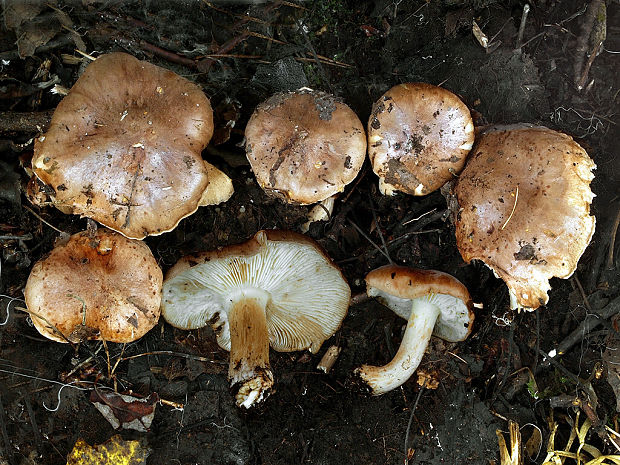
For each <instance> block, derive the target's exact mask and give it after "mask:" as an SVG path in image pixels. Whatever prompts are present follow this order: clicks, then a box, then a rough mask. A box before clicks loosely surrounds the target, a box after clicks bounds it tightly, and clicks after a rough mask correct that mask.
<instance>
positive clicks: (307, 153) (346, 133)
mask: <svg viewBox="0 0 620 465" xmlns="http://www.w3.org/2000/svg"><path fill="white" fill-rule="evenodd" d="M245 137H246V155H247V158H248V160H249V162H250V165H251V167H252V171H253V172H254V175H255V176H256V180H257V181H258V184H259V185H260V186H261V187H262V188H263V190H265V191H266V192H267V193H270V194H273V195H275V196H278V197H280V198H282V199H284V200H285V201H287V202H291V203H297V204H302V205H308V204H312V203H316V202H320V201H322V200H325V199H326V198H328V197H330V196H332V195H334V194H337V193H338V192H341V191H342V190H343V189H344V187H345V186H346V185H347V184H349V183H350V182H351V181H353V180H354V179H355V177H356V176H357V174H358V173H359V170H360V169H361V167H362V164H363V163H364V159H365V157H366V135H365V132H364V126H363V125H362V123H361V121H360V120H359V118H358V117H357V115H356V114H355V113H354V112H353V111H352V110H351V109H350V108H349V107H348V106H346V105H345V104H344V103H342V102H341V101H340V100H339V99H337V98H336V97H334V96H333V95H330V94H326V93H324V92H319V91H313V90H311V89H306V88H304V89H299V90H297V91H295V92H288V93H280V94H276V95H274V96H272V97H270V98H269V99H267V100H266V101H265V102H263V103H261V104H260V105H259V106H258V107H257V108H256V110H255V111H254V113H253V114H252V117H251V118H250V120H249V121H248V124H247V126H246V129H245Z"/></svg>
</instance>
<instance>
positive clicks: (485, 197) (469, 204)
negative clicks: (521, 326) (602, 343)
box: [454, 125, 596, 309]
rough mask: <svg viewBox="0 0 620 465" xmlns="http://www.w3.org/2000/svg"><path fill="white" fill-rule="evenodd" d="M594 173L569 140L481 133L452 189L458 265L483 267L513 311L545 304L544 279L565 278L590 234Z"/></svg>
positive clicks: (539, 131) (498, 130) (523, 132)
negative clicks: (503, 288) (505, 292)
mask: <svg viewBox="0 0 620 465" xmlns="http://www.w3.org/2000/svg"><path fill="white" fill-rule="evenodd" d="M595 167H596V166H595V164H594V162H593V161H592V159H591V158H590V157H589V156H588V154H587V153H586V151H585V150H584V149H583V148H581V146H579V144H577V143H576V142H575V141H574V140H573V139H572V138H571V137H570V136H567V135H566V134H562V133H559V132H556V131H552V130H550V129H547V128H545V127H532V126H529V125H518V126H507V127H494V128H491V129H490V130H488V131H486V132H484V133H483V134H482V135H481V136H480V138H479V139H478V141H477V143H476V146H475V148H474V150H473V151H472V155H471V156H470V160H469V162H468V163H467V166H466V167H465V169H464V170H463V172H462V173H461V176H460V177H459V180H458V182H457V184H456V186H455V189H454V192H455V195H456V199H457V201H458V205H459V211H458V214H457V215H456V222H455V223H456V240H457V246H458V248H459V250H460V252H461V255H462V256H463V259H464V260H465V261H466V262H469V261H471V260H474V259H477V260H482V261H483V262H484V263H485V264H486V265H487V266H489V267H490V268H491V269H492V270H493V271H494V273H495V274H496V275H497V276H498V277H499V278H501V279H503V280H504V281H505V282H506V284H507V285H508V289H509V290H510V293H511V296H512V297H513V298H516V304H517V306H518V307H522V308H530V309H535V308H538V307H539V306H540V305H544V304H546V303H547V301H548V300H549V296H548V295H547V291H548V290H549V289H550V285H549V279H550V278H551V277H553V276H556V277H559V278H568V277H569V276H570V275H572V274H573V272H574V271H575V268H576V267H577V262H578V261H579V258H580V257H581V255H582V254H583V252H584V250H585V248H586V247H587V245H588V244H589V243H590V239H591V238H592V235H593V234H594V227H595V218H594V216H590V204H591V202H592V198H593V197H594V194H593V193H592V191H591V190H590V181H592V179H593V178H594V175H593V174H592V172H591V170H592V169H594V168H595ZM517 189H518V191H517ZM513 306H514V304H513Z"/></svg>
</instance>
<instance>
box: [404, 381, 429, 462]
mask: <svg viewBox="0 0 620 465" xmlns="http://www.w3.org/2000/svg"><path fill="white" fill-rule="evenodd" d="M423 392H424V386H422V387H420V390H419V391H418V395H417V396H416V398H415V402H414V404H413V407H412V408H411V414H410V415H409V421H408V422H407V432H406V433H405V465H409V448H408V447H407V445H408V444H409V431H410V430H411V423H412V422H413V414H414V413H415V411H416V408H417V407H418V402H420V397H422V393H423Z"/></svg>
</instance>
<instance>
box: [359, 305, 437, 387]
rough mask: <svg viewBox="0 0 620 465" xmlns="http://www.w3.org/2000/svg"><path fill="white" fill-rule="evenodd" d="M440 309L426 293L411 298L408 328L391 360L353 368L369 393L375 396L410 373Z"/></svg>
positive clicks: (420, 354) (428, 338) (397, 383)
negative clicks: (379, 364) (425, 295)
mask: <svg viewBox="0 0 620 465" xmlns="http://www.w3.org/2000/svg"><path fill="white" fill-rule="evenodd" d="M431 299H432V297H431ZM439 313H440V310H439V307H438V306H437V305H435V304H433V303H431V301H430V299H429V298H428V297H420V298H418V299H415V300H412V305H411V314H410V315H409V320H408V322H407V329H406V330H405V335H404V336H403V340H402V342H401V343H400V347H399V348H398V352H397V353H396V355H395V356H394V358H393V359H392V361H391V362H390V363H388V364H387V365H384V366H382V367H376V366H372V365H362V366H361V367H359V368H357V369H356V370H355V373H356V374H357V375H359V376H360V377H361V378H362V380H363V381H364V382H365V383H366V384H367V385H368V387H369V388H370V389H371V393H372V395H375V396H378V395H381V394H384V393H386V392H388V391H391V390H392V389H396V388H397V387H398V386H400V385H401V384H403V383H404V382H405V381H407V380H408V379H409V378H410V377H411V375H413V372H414V371H415V370H416V369H417V368H418V366H419V365H420V361H421V360H422V356H423V355H424V351H425V350H426V347H427V346H428V343H429V341H430V340H431V335H432V334H433V328H434V326H435V322H436V321H437V317H438V316H439Z"/></svg>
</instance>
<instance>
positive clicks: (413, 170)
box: [368, 82, 474, 195]
mask: <svg viewBox="0 0 620 465" xmlns="http://www.w3.org/2000/svg"><path fill="white" fill-rule="evenodd" d="M473 143H474V123H473V121H472V118H471V114H470V112H469V109H468V108H467V106H466V105H465V104H464V103H463V102H462V101H461V100H460V99H459V98H458V97H457V96H456V95H454V94H453V93H452V92H450V91H449V90H446V89H443V88H441V87H437V86H433V85H431V84H425V83H423V82H413V83H406V84H399V85H397V86H395V87H392V88H391V89H390V90H388V91H387V92H386V93H385V94H383V96H381V98H380V99H379V100H377V102H375V104H374V105H373V107H372V113H371V115H370V119H369V120H368V156H369V158H370V162H371V163H372V169H373V171H374V172H375V174H376V175H377V176H379V190H380V191H381V193H382V194H386V195H393V194H395V192H396V191H400V192H405V193H407V194H411V195H426V194H430V193H431V192H433V191H435V190H437V189H439V188H440V187H441V186H443V185H444V184H445V183H446V182H448V181H450V180H452V179H454V178H455V177H456V176H457V175H458V174H459V172H460V171H461V170H462V169H463V166H465V159H466V158H467V154H468V153H469V151H470V150H471V147H472V145H473Z"/></svg>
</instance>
